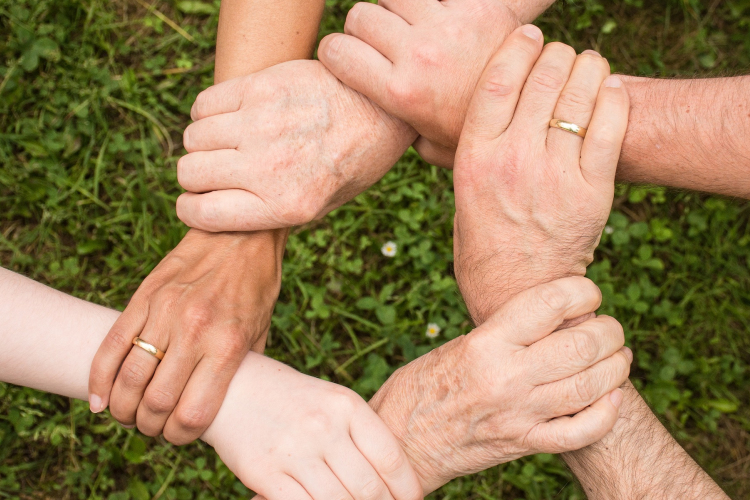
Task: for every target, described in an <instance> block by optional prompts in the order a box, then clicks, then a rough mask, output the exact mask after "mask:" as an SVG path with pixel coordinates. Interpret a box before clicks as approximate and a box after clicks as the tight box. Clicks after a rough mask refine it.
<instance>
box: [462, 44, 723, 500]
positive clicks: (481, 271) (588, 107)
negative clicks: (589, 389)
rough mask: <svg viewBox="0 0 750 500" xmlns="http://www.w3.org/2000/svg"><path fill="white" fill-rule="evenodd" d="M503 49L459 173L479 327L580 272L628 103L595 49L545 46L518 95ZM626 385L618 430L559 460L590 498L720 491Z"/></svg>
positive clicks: (465, 285)
mask: <svg viewBox="0 0 750 500" xmlns="http://www.w3.org/2000/svg"><path fill="white" fill-rule="evenodd" d="M509 40H510V39H509ZM524 42H526V43H528V41H527V40H524ZM504 49H505V50H507V49H506V46H504V47H503V49H501V52H499V53H498V55H496V56H495V58H494V59H493V61H491V62H490V64H489V65H488V66H487V68H486V70H485V72H484V75H483V77H482V80H480V83H479V85H478V86H477V90H476V92H475V95H474V99H473V101H472V103H471V107H470V111H469V115H468V117H467V120H466V124H465V126H464V130H463V132H462V135H461V141H460V143H459V147H458V152H457V154H456V167H455V173H454V183H455V186H454V187H455V192H456V227H455V248H456V276H457V279H458V281H459V286H460V287H461V290H462V293H463V295H464V297H465V299H466V302H467V306H468V308H469V310H470V311H472V314H473V316H474V318H475V319H477V320H478V322H480V323H481V322H483V321H484V320H485V318H486V317H487V316H488V314H491V313H492V311H494V310H496V309H498V308H500V307H501V305H502V304H503V303H504V302H505V301H506V300H508V297H510V296H513V295H514V294H515V293H516V291H517V290H518V289H519V288H521V287H525V286H533V285H535V284H536V283H539V282H543V281H545V280H546V279H549V278H550V277H557V276H560V275H576V274H580V275H582V274H583V273H584V272H585V268H586V264H587V263H588V262H589V261H590V259H591V257H592V256H593V251H594V248H595V247H596V244H597V242H598V236H599V235H600V234H601V231H602V229H603V227H604V222H605V221H606V215H607V213H608V212H609V208H610V206H611V204H612V196H613V191H614V189H613V188H614V178H615V169H616V165H617V161H618V158H619V157H620V145H621V144H622V142H623V140H624V137H625V134H626V129H627V124H628V110H629V108H630V106H629V102H628V93H627V91H626V88H627V87H626V86H623V84H622V83H621V81H620V79H619V78H618V77H615V76H607V75H608V74H609V65H608V64H606V62H605V61H604V60H603V59H602V58H601V57H600V56H599V55H598V54H596V53H595V52H588V53H584V54H581V55H579V56H577V57H576V55H575V52H573V51H572V50H570V48H569V47H564V46H561V45H560V44H549V45H547V47H546V48H545V49H544V51H543V52H542V55H541V57H540V58H539V59H538V61H537V62H536V63H535V64H534V66H533V69H531V70H530V71H531V73H530V76H529V78H528V80H527V83H526V87H525V88H524V91H523V94H522V93H521V92H520V90H519V88H518V86H517V84H514V82H513V76H512V75H515V74H517V73H518V72H519V71H521V69H520V68H522V67H523V66H524V64H528V60H527V59H528V57H529V55H528V52H529V51H528V50H524V51H520V50H519V51H516V53H513V54H505V56H504V57H503V54H502V51H503V50H504ZM602 81H603V82H602ZM599 82H602V85H601V86H599ZM497 89H503V92H496V90H497ZM535 115H539V116H538V117H537V118H536V119H535V118H534V117H535ZM554 116H565V117H569V119H570V120H573V121H574V122H575V123H580V124H582V126H584V127H587V128H588V129H589V130H588V134H587V135H586V137H585V139H583V140H581V138H579V137H577V136H574V135H572V134H568V133H565V132H561V131H559V130H556V129H553V128H549V125H548V124H549V121H550V120H551V119H552V118H553V117H554ZM511 117H512V118H511ZM535 130H538V132H536V133H535V132H534V131H535ZM498 131H499V133H498ZM516 134H518V135H516ZM560 141H563V142H560ZM564 144H566V145H564ZM501 233H505V235H506V236H504V237H501V238H500V239H497V240H495V236H494V235H496V234H501ZM493 240H495V241H494V242H493ZM521 289H522V288H521ZM624 388H625V389H626V391H625V392H626V394H625V398H624V400H623V406H622V410H621V416H620V418H619V419H618V422H617V424H616V425H615V427H614V429H613V431H612V432H611V433H610V434H609V435H608V436H607V437H606V438H605V439H604V440H602V441H600V442H597V443H595V444H594V445H592V446H589V447H587V448H584V449H582V450H580V451H575V452H571V453H568V454H567V455H566V456H565V459H566V461H567V462H568V463H569V464H570V465H571V468H572V469H573V471H574V472H575V473H576V475H578V476H579V477H580V479H581V482H582V484H583V486H584V489H585V490H586V492H587V493H588V494H589V498H602V499H605V498H606V499H616V498H644V497H648V498H680V499H682V498H696V499H697V498H705V496H704V495H709V497H710V498H726V497H725V496H724V494H723V493H722V492H721V490H720V488H719V487H718V486H717V485H716V484H715V483H713V481H712V480H711V479H710V478H709V477H708V475H706V474H705V473H704V472H702V471H701V470H700V468H699V467H698V466H697V465H696V464H695V463H694V462H693V461H692V460H691V459H690V457H689V456H688V455H687V453H685V451H684V450H682V449H681V448H680V447H679V446H678V445H677V443H675V442H674V440H673V439H672V438H671V437H670V436H669V434H668V432H667V431H666V429H664V427H662V426H661V425H660V424H659V422H658V420H657V419H656V418H655V417H654V415H653V414H652V413H651V412H650V410H649V409H648V407H647V406H646V405H645V403H644V402H643V400H642V399H641V398H640V396H639V395H638V394H637V392H636V391H635V390H634V389H633V388H632V386H630V385H629V384H626V385H625V386H624Z"/></svg>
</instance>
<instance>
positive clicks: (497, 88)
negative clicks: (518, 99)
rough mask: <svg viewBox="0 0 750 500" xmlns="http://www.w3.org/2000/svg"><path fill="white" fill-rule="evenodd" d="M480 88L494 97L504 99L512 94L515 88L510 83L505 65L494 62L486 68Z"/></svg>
mask: <svg viewBox="0 0 750 500" xmlns="http://www.w3.org/2000/svg"><path fill="white" fill-rule="evenodd" d="M482 90H483V91H484V92H485V93H487V94H489V95H491V96H493V97H495V98H498V99H504V98H506V97H508V96H511V95H513V94H514V93H515V91H516V88H515V86H513V85H512V84H511V83H510V81H509V79H508V75H507V71H506V69H505V67H504V66H502V65H499V64H496V65H493V66H492V67H491V68H488V69H487V70H486V73H485V78H484V80H483V81H482Z"/></svg>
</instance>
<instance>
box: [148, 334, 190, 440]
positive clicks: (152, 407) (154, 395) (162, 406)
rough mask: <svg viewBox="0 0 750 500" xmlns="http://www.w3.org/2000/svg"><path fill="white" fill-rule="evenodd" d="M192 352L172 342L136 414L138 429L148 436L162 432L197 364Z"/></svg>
mask: <svg viewBox="0 0 750 500" xmlns="http://www.w3.org/2000/svg"><path fill="white" fill-rule="evenodd" d="M192 352H193V351H192V350H191V349H185V348H182V347H181V346H180V345H179V344H177V345H170V347H169V354H166V355H165V356H164V359H163V360H162V362H161V363H159V366H158V367H157V368H156V373H154V377H153V378H152V379H151V382H150V383H149V384H148V387H147V388H146V392H145V393H144V394H143V399H142V400H141V402H140V404H139V405H138V411H137V413H136V425H137V426H138V430H139V431H141V433H143V434H145V435H146V436H152V437H155V436H159V435H161V433H162V432H163V430H164V425H165V424H166V423H167V419H168V418H169V415H171V414H172V412H173V411H174V409H175V407H176V406H177V402H178V401H179V400H180V396H181V395H182V391H183V389H184V388H185V386H186V385H187V383H188V380H189V379H190V375H191V374H192V373H193V369H195V366H196V364H197V360H196V359H195V356H194V355H193V354H192Z"/></svg>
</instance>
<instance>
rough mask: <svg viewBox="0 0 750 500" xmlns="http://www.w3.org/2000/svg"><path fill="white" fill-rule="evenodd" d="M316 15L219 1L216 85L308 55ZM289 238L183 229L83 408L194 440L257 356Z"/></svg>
mask: <svg viewBox="0 0 750 500" xmlns="http://www.w3.org/2000/svg"><path fill="white" fill-rule="evenodd" d="M280 8H281V9H280ZM322 10H323V2H322V1H313V2H294V1H293V0H282V3H281V4H280V3H279V2H278V1H274V2H268V1H265V0H251V1H247V0H243V1H239V0H225V1H224V2H222V6H221V12H220V16H219V36H218V40H217V50H216V74H215V81H216V82H217V83H219V82H221V81H224V80H227V79H231V78H235V77H239V76H242V75H247V74H250V73H253V72H256V71H259V70H261V69H264V68H267V67H269V66H272V65H274V64H278V63H280V62H283V61H289V60H293V59H304V58H309V57H310V56H311V55H312V48H313V45H314V43H315V39H316V36H317V29H318V24H319V23H320V17H321V16H322ZM281 12H283V15H282V14H280V13H281ZM278 227H282V226H277V228H278ZM287 236H288V230H286V229H277V230H275V231H267V232H257V233H235V234H211V233H206V232H203V231H199V230H195V229H193V230H191V231H189V232H188V234H187V235H186V236H185V238H184V239H183V241H182V242H180V244H179V245H178V246H177V248H175V249H174V250H173V251H172V252H170V253H169V254H168V255H167V256H166V257H165V258H164V260H162V262H161V263H160V264H159V265H158V266H157V267H156V269H155V270H154V272H153V273H152V274H151V275H149V276H148V278H147V279H146V280H145V281H144V282H143V284H142V285H141V286H140V287H139V288H138V290H137V291H136V293H135V294H134V296H133V298H132V299H131V301H130V303H129V304H128V307H127V308H126V309H125V311H124V313H123V315H122V316H121V317H120V318H119V319H118V321H117V322H116V323H115V324H114V325H113V327H112V330H111V331H110V332H109V335H107V337H106V339H104V341H103V342H102V345H101V347H100V349H99V350H98V352H97V356H96V357H95V358H94V361H93V365H92V369H91V374H90V380H89V403H90V406H91V410H92V411H94V412H100V411H103V410H104V409H105V408H106V407H107V406H109V407H110V412H111V413H112V415H113V417H115V418H116V419H117V420H118V421H119V422H120V423H121V424H123V425H125V426H127V427H132V426H133V425H136V424H137V425H138V428H139V429H140V430H141V432H143V433H144V434H146V435H149V436H157V435H159V434H162V433H163V434H164V437H165V438H166V439H167V440H169V441H170V442H172V443H174V444H186V443H189V442H191V441H193V440H195V439H197V438H198V437H199V436H200V435H201V434H202V433H203V432H204V431H205V429H206V428H207V427H208V425H209V424H210V423H211V421H212V420H213V419H214V416H215V415H216V413H217V412H218V410H219V407H220V406H221V402H222V400H223V398H224V394H225V393H226V391H227V389H228V386H229V382H230V380H231V379H232V376H233V375H234V373H235V371H236V370H237V369H238V367H239V366H240V363H241V362H242V360H243V358H244V356H245V354H246V353H247V351H248V350H254V351H255V352H260V353H262V352H263V349H264V347H265V340H266V335H267V331H268V327H269V325H270V317H271V314H272V311H273V307H274V304H275V302H276V298H277V297H278V293H279V289H280V286H281V262H282V259H283V253H284V246H285V245H286V238H287ZM219 297H221V298H220V299H219ZM137 336H140V337H141V338H142V339H143V340H144V341H146V342H148V343H150V344H152V345H154V346H156V347H157V348H159V349H161V350H162V351H165V352H167V353H168V354H167V355H166V356H165V358H164V361H163V362H161V363H157V361H156V360H155V359H154V358H153V357H152V356H151V355H150V354H148V353H146V352H145V351H143V350H142V349H140V348H138V347H134V346H133V345H132V340H133V338H135V337H137Z"/></svg>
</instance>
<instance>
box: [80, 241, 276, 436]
mask: <svg viewBox="0 0 750 500" xmlns="http://www.w3.org/2000/svg"><path fill="white" fill-rule="evenodd" d="M285 242H286V236H285V234H283V233H271V234H210V233H203V232H201V231H195V230H193V231H190V232H189V233H188V234H187V236H186V237H185V238H184V239H183V240H182V242H180V244H179V245H178V246H177V247H176V248H175V249H174V250H173V251H172V252H171V253H170V254H169V255H167V256H166V257H165V258H164V260H162V261H161V262H160V263H159V265H158V266H156V269H154V271H153V272H152V273H151V274H150V275H149V276H148V277H147V278H146V279H145V280H144V282H143V284H141V286H140V287H139V288H138V291H136V293H135V295H134V296H133V298H132V299H131V301H130V304H128V307H127V308H126V309H125V312H124V313H123V314H122V315H121V316H120V318H119V319H118V320H117V322H116V323H115V324H114V325H113V326H112V329H111V330H110V332H109V334H108V335H107V337H106V338H105V339H104V341H103V342H102V344H101V347H99V350H98V352H97V354H96V357H95V358H94V362H93V364H92V367H91V374H90V378H89V401H90V404H91V409H92V411H95V412H98V411H102V410H104V408H106V407H107V405H108V404H109V408H110V412H111V413H112V416H113V417H114V418H115V419H116V420H117V421H118V422H120V423H121V424H123V425H126V426H132V425H134V424H137V425H138V428H139V430H140V431H141V432H143V433H144V434H146V435H148V436H157V435H159V434H161V433H162V432H163V433H164V437H165V438H166V439H167V440H168V441H170V442H172V443H174V444H186V443H189V442H191V441H193V440H194V439H196V438H198V437H199V436H200V435H201V434H202V433H203V431H204V430H205V429H206V428H207V427H208V425H209V424H210V423H211V421H212V420H213V418H214V415H216V412H217V411H218V410H219V407H220V406H221V403H222V400H223V398H224V394H225V393H226V390H227V387H228V386H229V382H230V380H231V378H232V376H233V375H234V373H235V371H236V370H237V367H238V366H239V365H240V362H241V361H242V359H243V358H244V357H245V355H246V354H247V351H248V350H250V349H253V350H255V351H257V352H262V351H263V348H264V346H265V340H266V335H267V332H268V327H269V325H270V321H271V314H272V311H273V306H274V304H275V300H276V298H277V296H278V292H279V288H280V286H281V260H282V256H283V250H284V244H285ZM139 336H140V337H141V339H143V340H144V341H146V342H148V343H150V344H152V345H154V346H155V347H157V348H159V349H161V350H162V351H165V352H166V356H165V357H164V360H163V361H161V362H158V360H157V359H156V358H155V357H154V356H152V355H151V354H148V353H147V352H146V351H144V350H142V349H141V348H139V347H135V346H133V345H132V343H131V342H132V340H133V339H134V338H135V337H139ZM118 370H119V373H118ZM152 377H153V378H152Z"/></svg>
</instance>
